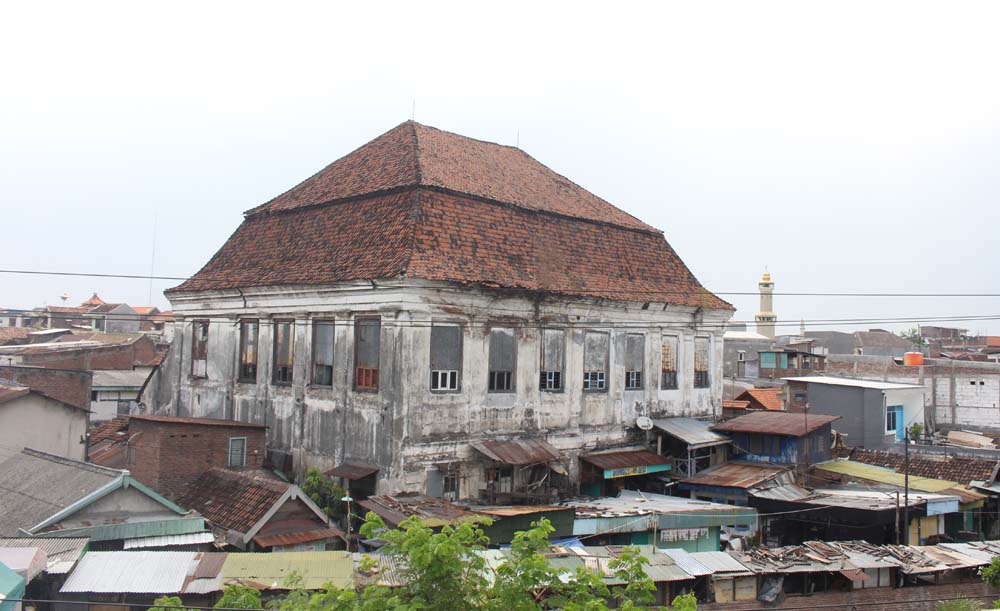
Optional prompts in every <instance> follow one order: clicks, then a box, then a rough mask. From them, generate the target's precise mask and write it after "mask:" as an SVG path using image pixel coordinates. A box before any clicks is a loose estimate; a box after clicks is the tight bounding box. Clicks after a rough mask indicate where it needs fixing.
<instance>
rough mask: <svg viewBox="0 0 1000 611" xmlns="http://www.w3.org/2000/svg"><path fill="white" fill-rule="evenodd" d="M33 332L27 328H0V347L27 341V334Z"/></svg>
mask: <svg viewBox="0 0 1000 611" xmlns="http://www.w3.org/2000/svg"><path fill="white" fill-rule="evenodd" d="M32 331H34V329H29V328H27V327H0V345H3V344H6V343H13V342H15V341H17V340H22V339H28V334H29V333H31V332H32Z"/></svg>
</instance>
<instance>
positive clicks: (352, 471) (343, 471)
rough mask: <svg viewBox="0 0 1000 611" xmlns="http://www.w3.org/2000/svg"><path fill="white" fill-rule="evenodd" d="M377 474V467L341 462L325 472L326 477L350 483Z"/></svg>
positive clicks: (360, 463)
mask: <svg viewBox="0 0 1000 611" xmlns="http://www.w3.org/2000/svg"><path fill="white" fill-rule="evenodd" d="M374 473H378V467H376V466H374V465H369V464H365V463H362V462H343V463H341V464H339V465H337V466H336V467H334V468H332V469H330V470H329V471H327V472H326V475H327V476H328V477H342V478H344V479H347V480H350V481H352V482H353V481H357V480H359V479H361V478H363V477H368V476H369V475H372V474H374Z"/></svg>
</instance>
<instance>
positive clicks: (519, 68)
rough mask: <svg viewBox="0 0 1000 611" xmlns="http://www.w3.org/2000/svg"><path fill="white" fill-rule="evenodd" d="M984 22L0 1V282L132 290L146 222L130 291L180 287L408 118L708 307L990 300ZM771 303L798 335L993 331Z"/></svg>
mask: <svg viewBox="0 0 1000 611" xmlns="http://www.w3.org/2000/svg"><path fill="white" fill-rule="evenodd" d="M362 5H363V6H362ZM612 7H613V10H611V9H612ZM998 25H1000V3H996V2H981V3H975V2H969V3H965V2H936V3H919V2H913V1H907V2H898V3H890V2H828V3H822V4H820V3H815V2H802V1H794V2H782V3H762V2H736V3H732V4H729V3H708V2H699V3H684V4H680V3H678V4H671V5H669V6H664V3H656V4H655V5H654V4H650V5H645V6H639V5H633V4H631V3H630V4H624V3H622V4H613V3H599V4H596V5H592V6H587V5H584V4H582V3H580V2H572V3H566V4H563V5H559V6H557V5H556V4H555V3H550V2H532V3H524V4H519V3H513V2H505V3H471V2H462V3H455V4H451V5H436V6H431V5H430V4H429V3H426V2H406V3H401V4H398V5H393V4H385V5H375V4H374V3H333V2H325V3H316V4H308V3H271V4H267V5H258V4H253V3H248V2H232V3H224V2H196V3H186V2H171V3H158V4H153V3H139V2H122V3H111V2H102V3H99V4H98V3H90V2H69V3H65V4H61V5H58V4H55V3H48V2H46V3H37V2H19V3H14V2H10V3H5V4H4V5H3V8H2V9H0V57H2V58H3V59H2V64H0V65H2V72H0V198H2V216H0V226H2V227H4V228H5V231H3V232H2V234H0V236H2V237H0V268H4V269H10V268H13V269H30V270H46V271H73V272H99V273H117V274H149V272H150V265H151V256H152V250H153V248H152V246H153V237H154V218H155V225H156V230H155V239H156V256H155V266H154V272H155V274H157V275H165V276H188V275H190V274H192V273H193V272H195V271H196V270H197V269H198V268H199V267H200V266H201V265H203V264H204V263H205V262H206V261H207V260H208V259H209V257H211V255H212V254H213V253H214V252H215V251H216V250H217V249H218V248H219V247H220V246H221V245H222V243H223V242H224V241H225V239H226V238H227V237H228V236H229V235H230V234H231V233H232V231H233V230H234V229H235V228H236V227H237V225H238V224H239V222H240V220H241V219H242V212H243V211H244V210H247V209H249V208H251V207H253V206H256V205H258V204H261V203H263V202H264V201H266V200H268V199H270V198H271V197H273V196H274V195H276V194H278V193H280V192H282V191H284V190H286V189H288V188H289V187H291V186H292V185H294V184H295V183H297V182H299V181H300V180H302V179H304V178H305V177H307V176H309V175H310V174H312V173H313V172H315V171H316V170H317V169H319V168H320V167H322V166H324V165H326V164H327V163H329V162H330V161H332V160H334V159H336V158H338V157H340V156H342V155H343V154H345V153H347V152H349V151H351V150H353V149H354V148H356V147H358V146H359V145H361V144H363V143H364V142H366V141H368V140H370V139H372V138H374V137H375V136H377V135H379V134H381V133H383V132H385V131H387V130H388V129H390V128H392V127H393V126H395V125H397V124H399V123H401V122H402V121H405V120H407V119H409V118H410V117H411V115H413V114H414V112H415V118H416V120H417V121H419V122H421V123H425V124H428V125H433V126H435V127H439V128H442V129H446V130H449V131H454V132H458V133H461V134H464V135H468V136H472V137H476V138H481V139H486V140H492V141H496V142H500V143H504V144H514V143H515V142H517V141H518V139H519V142H520V146H521V148H523V149H524V150H525V151H527V152H528V153H529V154H531V155H532V156H534V157H535V158H536V159H538V160H539V161H541V162H542V163H545V164H546V165H548V166H550V167H551V168H553V169H554V170H556V171H557V172H559V173H561V174H564V175H565V176H567V177H569V178H571V179H572V180H574V181H575V182H577V183H579V184H581V185H582V186H584V187H586V188H587V189H589V190H591V191H593V192H594V193H596V194H598V195H600V196H602V197H604V198H605V199H607V200H609V201H610V202H612V203H614V204H615V205H617V206H619V207H620V208H623V209H624V210H626V211H628V212H630V213H632V214H634V215H636V216H638V217H639V218H641V219H643V220H645V221H646V222H648V223H650V224H652V225H654V226H656V227H659V228H661V229H663V231H664V232H665V234H666V237H667V239H668V240H669V241H670V243H671V244H672V245H673V246H674V248H675V249H676V250H677V251H678V252H679V253H680V255H681V257H682V258H683V259H684V261H685V262H686V263H687V264H688V266H689V267H690V268H691V269H692V270H693V271H694V273H695V275H696V276H697V277H698V278H699V279H700V280H701V281H702V282H703V283H704V284H705V285H706V286H707V287H708V288H709V289H712V290H715V291H719V292H723V293H725V292H738V291H755V290H756V283H757V280H758V279H759V277H760V274H761V272H763V270H764V268H765V266H767V267H768V269H769V270H770V271H771V273H772V275H773V276H774V279H775V281H776V283H777V290H778V291H779V292H780V291H836V292H910V293H942V292H943V293H1000V281H998V278H1000V249H998V246H997V239H996V235H997V222H998V220H1000V211H998V206H997V201H996V200H997V193H1000V172H998V168H1000V152H998V150H1000V149H998V142H1000V138H998V136H1000V133H998V131H1000V121H998V120H1000V68H998V59H1000V36H998V35H997V29H998ZM585 263H586V262H581V264H585ZM175 284H177V282H169V281H166V282H162V281H156V282H154V283H153V284H152V290H150V285H149V282H148V281H145V280H123V279H90V278H87V279H80V278H59V277H27V276H20V275H9V274H0V306H5V307H18V308H30V307H35V306H40V305H43V304H46V303H47V304H58V303H60V299H59V296H60V295H61V294H63V293H69V295H70V297H69V302H70V303H71V304H74V305H75V304H77V303H79V302H80V301H83V300H84V299H86V298H87V297H89V296H90V294H91V293H92V292H93V291H97V292H99V293H100V295H101V297H103V298H104V299H105V300H108V301H126V302H128V303H130V304H132V305H146V304H147V303H149V302H152V303H153V304H155V305H158V306H160V307H161V308H165V307H169V304H168V302H167V301H166V299H165V298H164V297H163V294H162V291H163V289H164V288H167V287H169V286H173V285H175ZM150 294H151V297H150ZM723 296H724V297H725V298H726V299H728V300H729V301H731V302H733V303H734V304H735V305H736V306H737V307H738V312H737V314H736V318H737V319H747V318H751V319H752V317H753V314H754V313H755V312H756V310H757V300H756V298H754V297H745V296H732V295H723ZM775 301H776V303H775V309H776V310H777V313H778V316H779V318H780V319H782V320H785V321H792V322H793V323H794V324H795V327H794V328H795V329H797V327H798V320H799V319H800V318H805V319H807V320H816V319H843V318H887V317H894V318H896V317H921V318H926V317H933V316H966V315H1000V299H997V298H971V297H970V298H905V299H904V298H846V297H825V298H816V297H791V296H788V297H777V298H776V300H775ZM949 324H950V323H949ZM956 324H957V326H964V327H971V328H973V329H977V330H981V331H989V332H992V333H994V334H1000V323H998V322H997V321H985V322H975V323H956ZM872 326H876V325H872ZM877 326H883V327H890V328H897V327H898V326H893V325H888V324H884V325H877ZM903 326H910V325H903ZM808 327H809V328H811V329H820V328H823V329H827V328H849V327H848V326H847V325H841V326H840V327H830V326H818V325H808Z"/></svg>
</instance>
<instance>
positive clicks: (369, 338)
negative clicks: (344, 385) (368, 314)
mask: <svg viewBox="0 0 1000 611" xmlns="http://www.w3.org/2000/svg"><path fill="white" fill-rule="evenodd" d="M381 336H382V322H381V320H380V319H378V318H359V319H357V320H356V321H354V388H355V389H356V390H363V391H377V390H378V373H379V350H380V342H381Z"/></svg>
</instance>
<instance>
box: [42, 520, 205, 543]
mask: <svg viewBox="0 0 1000 611" xmlns="http://www.w3.org/2000/svg"><path fill="white" fill-rule="evenodd" d="M205 530H206V528H205V518H176V519H172V520H150V521H148V522H129V523H127V524H102V525H100V526H87V527H84V528H67V529H65V530H54V531H49V532H44V533H39V535H40V536H44V537H90V541H91V543H93V542H95V541H114V540H117V539H138V538H140V537H162V536H164V535H187V534H190V533H197V532H204V531H205Z"/></svg>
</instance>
